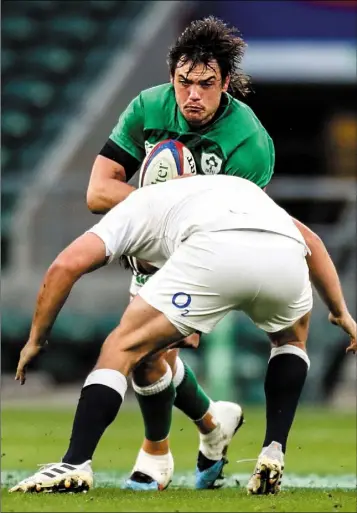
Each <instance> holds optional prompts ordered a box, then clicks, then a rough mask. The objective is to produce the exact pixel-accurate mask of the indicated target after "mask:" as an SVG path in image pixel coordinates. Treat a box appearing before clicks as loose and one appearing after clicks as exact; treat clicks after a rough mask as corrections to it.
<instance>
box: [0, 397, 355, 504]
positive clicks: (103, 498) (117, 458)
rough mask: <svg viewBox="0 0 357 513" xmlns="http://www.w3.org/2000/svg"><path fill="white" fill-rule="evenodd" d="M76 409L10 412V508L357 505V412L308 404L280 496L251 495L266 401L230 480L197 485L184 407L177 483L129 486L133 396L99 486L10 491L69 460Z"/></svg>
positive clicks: (251, 416) (233, 454)
mask: <svg viewBox="0 0 357 513" xmlns="http://www.w3.org/2000/svg"><path fill="white" fill-rule="evenodd" d="M73 414H74V409H55V410H54V409H52V410H48V409H46V410H44V409H43V410H34V409H22V410H19V409H5V410H3V411H2V448H1V452H2V458H1V462H2V468H1V471H2V484H3V487H2V508H1V509H2V511H8V512H10V511H12V512H20V511H24V512H27V511H33V512H35V511H60V512H62V511H63V512H67V511H68V512H70V511H73V512H77V511H103V512H104V511H128V512H131V511H147V512H150V511H172V512H179V511H203V512H208V511H356V492H355V490H354V489H352V487H353V486H354V485H355V483H356V478H355V476H356V418H355V412H351V413H341V412H335V411H333V410H331V411H328V410H323V409H316V408H314V409H306V408H301V409H300V410H299V412H298V414H297V418H296V422H295V424H294V428H293V430H292V433H291V436H290V440H289V446H288V453H287V456H286V465H285V472H286V476H285V479H284V480H283V485H284V483H285V487H284V488H283V491H282V492H281V493H280V494H279V495H278V496H276V497H274V496H271V497H248V496H247V495H246V491H245V488H244V485H245V481H246V479H247V478H248V476H249V474H250V473H251V471H252V470H253V468H254V462H252V461H251V462H242V463H237V460H243V459H250V458H256V457H257V455H258V453H259V450H260V445H261V441H262V438H263V432H264V409H263V408H257V409H246V410H245V418H246V423H245V424H244V425H243V427H242V429H241V430H240V431H239V432H238V434H237V436H236V437H235V439H234V440H233V442H232V444H231V446H230V449H229V453H228V457H229V460H230V461H229V464H228V465H227V466H226V467H225V474H226V475H227V476H231V478H230V479H229V480H228V484H229V486H230V487H228V488H225V489H221V490H212V491H211V490H208V491H195V490H192V489H190V487H192V475H193V471H194V467H195V458H196V452H197V438H198V437H197V432H196V429H195V427H194V426H193V425H192V423H191V422H190V421H188V419H186V418H185V417H184V415H182V414H181V413H180V412H176V413H175V415H174V419H173V426H172V435H171V449H172V452H173V455H174V458H175V480H174V482H173V485H172V486H171V487H170V488H169V489H168V490H166V491H165V492H161V493H153V492H145V493H138V492H130V491H126V490H121V489H120V481H121V480H123V479H124V478H125V477H126V476H127V475H128V474H129V473H130V470H131V468H132V466H133V464H134V461H135V457H136V454H137V451H138V449H139V446H140V442H141V439H142V435H143V428H142V421H141V418H140V414H139V412H138V409H137V407H136V406H132V405H131V404H129V403H126V404H124V407H123V408H122V410H121V412H120V413H119V415H118V417H117V419H116V421H115V422H114V424H113V425H112V426H110V428H109V429H108V430H107V432H106V433H105V435H104V437H103V438H102V440H101V442H100V444H99V446H98V449H97V452H96V454H95V459H94V461H93V468H94V471H95V472H96V473H97V474H96V475H97V481H96V482H97V487H96V488H95V489H94V490H92V491H90V492H89V493H88V494H76V495H62V494H61V495H50V494H43V495H42V494H40V495H27V494H9V493H8V492H7V486H8V485H9V484H11V482H14V481H15V480H16V479H18V477H24V476H26V475H29V474H32V473H34V472H35V471H36V468H37V467H36V465H37V464H38V463H48V462H56V461H59V460H60V459H61V456H62V455H63V453H64V451H65V450H66V448H67V444H68V438H69V435H70V431H71V425H72V419H73ZM235 478H238V479H239V481H240V483H241V486H240V487H239V486H237V485H236V483H235ZM346 483H347V484H346ZM311 486H314V488H311ZM342 486H343V487H344V488H343V489H342V488H339V487H342ZM324 487H325V488H324Z"/></svg>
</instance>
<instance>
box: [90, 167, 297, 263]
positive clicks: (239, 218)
mask: <svg viewBox="0 0 357 513" xmlns="http://www.w3.org/2000/svg"><path fill="white" fill-rule="evenodd" d="M224 230H260V231H268V232H274V233H278V234H281V235H284V236H287V237H291V238H293V239H295V240H297V241H299V242H300V243H302V244H305V241H304V239H303V238H302V236H301V234H300V232H299V230H298V229H297V228H296V227H295V225H294V223H293V221H292V219H291V217H290V216H289V215H288V214H287V213H286V212H285V210H283V209H282V208H281V207H279V206H278V205H277V204H276V203H275V202H274V201H273V200H272V199H271V198H269V196H268V195H267V194H265V193H264V192H263V191H262V190H261V189H260V188H259V187H258V186H256V185H255V184H253V183H251V182H249V181H248V180H245V179H243V178H237V177H230V176H223V175H220V176H210V177H209V176H207V177H206V176H194V177H190V178H186V179H179V180H170V181H168V182H165V183H163V184H156V185H152V186H148V187H144V188H142V189H138V190H136V191H134V192H133V193H132V194H131V195H130V196H129V197H128V198H127V199H126V200H125V201H124V202H122V203H120V204H119V205H117V206H116V207H114V208H113V209H112V210H111V211H110V212H108V214H106V216H104V217H103V218H102V220H101V221H100V222H99V223H98V224H97V225H95V226H94V227H93V228H92V229H91V230H90V231H91V232H94V233H96V234H97V235H98V236H99V237H100V238H101V239H102V240H103V241H104V243H105V244H106V248H107V255H108V256H109V257H110V261H111V260H113V259H114V258H115V257H120V256H121V255H124V254H125V255H131V256H136V257H138V258H140V259H143V260H146V261H148V262H150V263H151V264H153V265H155V267H161V266H162V265H163V264H164V263H165V261H166V260H167V259H168V258H169V257H170V256H171V254H172V253H173V252H174V251H175V249H177V247H178V246H179V245H180V244H181V243H182V242H183V241H184V240H186V239H187V238H188V237H189V236H190V235H192V234H193V233H195V232H197V231H224Z"/></svg>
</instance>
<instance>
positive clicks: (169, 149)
mask: <svg viewBox="0 0 357 513" xmlns="http://www.w3.org/2000/svg"><path fill="white" fill-rule="evenodd" d="M183 174H191V175H195V174H196V163H195V159H194V158H193V155H192V153H191V152H190V150H189V149H188V148H186V146H185V145H184V144H182V143H181V142H179V141H176V140H173V139H167V140H165V141H160V142H159V143H157V144H156V145H155V146H154V147H153V148H152V150H151V151H150V153H149V154H148V155H147V156H146V157H145V159H144V161H143V163H142V165H141V168H140V173H139V187H144V186H145V185H152V184H155V183H160V182H166V181H167V180H171V179H172V178H175V177H177V176H181V175H183Z"/></svg>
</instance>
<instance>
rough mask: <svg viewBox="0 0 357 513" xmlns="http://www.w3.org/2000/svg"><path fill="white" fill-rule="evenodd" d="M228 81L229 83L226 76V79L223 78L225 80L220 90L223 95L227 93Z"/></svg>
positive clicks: (229, 79) (228, 77) (228, 78)
mask: <svg viewBox="0 0 357 513" xmlns="http://www.w3.org/2000/svg"><path fill="white" fill-rule="evenodd" d="M230 81H231V77H230V76H229V75H227V77H226V78H225V80H224V82H223V86H222V89H223V91H224V92H225V93H226V92H227V91H228V87H229V82H230Z"/></svg>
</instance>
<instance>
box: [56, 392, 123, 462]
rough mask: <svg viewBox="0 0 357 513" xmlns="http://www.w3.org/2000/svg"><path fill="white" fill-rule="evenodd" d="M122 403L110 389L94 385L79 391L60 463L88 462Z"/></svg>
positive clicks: (120, 398) (119, 397)
mask: <svg viewBox="0 0 357 513" xmlns="http://www.w3.org/2000/svg"><path fill="white" fill-rule="evenodd" d="M122 402H123V399H122V397H121V395H120V394H119V393H118V392H117V391H116V390H113V388H110V387H108V386H106V385H101V384H93V385H89V386H85V387H84V388H82V392H81V396H80V398H79V401H78V406H77V410H76V414H75V417H74V422H73V428H72V435H71V440H70V444H69V448H68V450H67V452H66V454H65V455H64V457H63V459H62V461H63V462H65V463H71V464H73V465H79V464H80V463H84V462H85V461H87V460H91V459H92V456H93V453H94V451H95V448H96V447H97V445H98V442H99V440H100V438H101V436H102V434H103V433H104V431H105V429H106V428H107V427H108V426H109V424H111V423H112V422H113V420H114V419H115V417H116V416H117V413H118V411H119V408H120V406H121V403H122Z"/></svg>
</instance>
